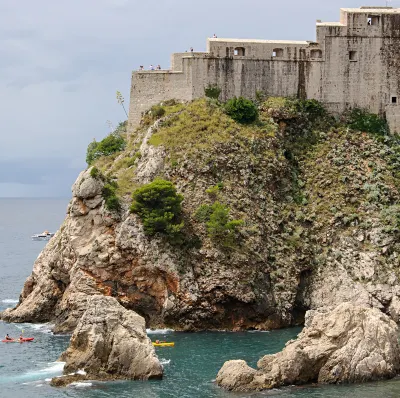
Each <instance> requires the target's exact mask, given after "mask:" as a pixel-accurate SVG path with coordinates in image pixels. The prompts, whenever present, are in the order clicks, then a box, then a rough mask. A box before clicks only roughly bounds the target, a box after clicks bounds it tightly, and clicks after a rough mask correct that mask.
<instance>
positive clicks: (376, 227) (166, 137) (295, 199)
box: [2, 99, 400, 332]
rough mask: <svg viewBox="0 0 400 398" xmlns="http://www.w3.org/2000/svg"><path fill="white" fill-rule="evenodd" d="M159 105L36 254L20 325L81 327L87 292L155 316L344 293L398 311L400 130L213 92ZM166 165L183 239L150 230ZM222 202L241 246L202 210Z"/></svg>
mask: <svg viewBox="0 0 400 398" xmlns="http://www.w3.org/2000/svg"><path fill="white" fill-rule="evenodd" d="M164 109H165V112H166V113H165V116H163V117H162V118H161V119H159V120H155V118H153V116H152V114H147V115H146V116H145V118H144V120H143V122H142V125H141V127H140V128H139V129H138V130H137V131H136V132H135V133H134V134H133V135H132V136H131V137H129V139H128V144H127V147H126V149H125V150H124V151H123V152H120V153H118V154H116V155H112V156H108V157H104V158H101V159H99V160H98V161H97V162H96V163H95V166H96V167H97V168H98V169H100V170H101V172H102V175H103V176H105V178H106V179H108V180H114V181H116V182H117V183H118V190H117V193H118V195H119V197H120V200H121V209H120V210H118V211H109V210H107V207H106V205H105V201H104V198H103V196H104V189H103V188H104V184H105V182H104V181H105V180H104V178H100V177H99V176H98V175H97V174H96V173H93V172H91V170H92V169H89V170H86V171H83V172H82V173H81V174H80V175H79V177H78V179H77V181H76V183H75V184H74V186H73V188H72V194H73V197H72V200H71V202H70V204H69V207H68V210H67V216H66V219H65V221H64V223H63V225H62V226H61V228H60V230H59V231H58V232H57V234H56V235H55V236H54V238H53V239H52V240H51V241H50V242H49V243H48V244H47V246H46V248H45V249H44V250H43V252H42V253H41V254H40V256H39V257H38V259H37V261H36V262H35V265H34V269H33V273H32V275H31V276H30V277H29V278H28V280H27V281H26V283H25V286H24V289H23V291H22V293H21V297H20V303H19V304H18V305H17V307H16V308H15V309H12V310H7V311H6V312H4V313H3V314H2V319H4V320H7V321H16V322H25V321H33V322H39V321H52V322H55V325H56V326H55V331H56V332H66V331H71V330H72V329H73V328H74V327H75V326H76V324H77V322H78V320H79V318H80V317H81V315H82V314H83V312H84V311H85V309H86V302H87V299H88V297H90V296H91V295H94V294H104V295H110V296H113V297H115V298H116V299H118V301H119V302H120V303H121V304H122V305H123V306H124V307H125V308H128V309H132V310H134V311H136V312H137V313H139V314H140V315H143V316H144V317H145V319H146V322H147V325H148V326H149V327H164V326H167V327H172V328H175V329H181V330H198V329H234V330H237V329H243V328H262V329H264V328H265V329H267V328H276V327H282V326H286V325H291V324H295V323H299V322H302V321H303V318H304V313H305V311H306V310H307V309H310V308H318V307H321V306H326V305H336V304H338V303H340V302H342V301H353V302H356V303H359V304H367V305H372V306H375V307H377V308H379V309H381V310H383V311H385V312H386V313H389V314H390V315H392V316H393V318H394V319H395V320H397V318H398V316H399V314H400V290H399V289H398V287H397V286H398V284H399V283H398V278H399V275H398V269H399V257H398V253H399V249H400V248H399V243H398V231H399V218H398V205H397V203H398V200H399V181H400V180H399V175H398V173H399V169H400V166H399V165H400V160H399V158H400V157H399V150H398V144H397V143H396V142H397V141H396V139H395V138H393V137H392V138H390V137H386V136H375V135H373V134H369V133H363V132H359V131H356V130H352V129H349V127H348V126H347V125H346V121H338V120H333V119H331V118H329V117H327V116H326V115H324V114H323V112H316V113H315V114H314V113H313V109H311V110H310V109H306V108H304V109H303V108H299V107H297V108H296V107H294V106H293V104H292V102H291V101H289V100H286V101H285V100H272V99H270V100H268V101H267V102H266V103H264V104H263V105H262V106H261V107H260V121H259V122H258V123H255V124H251V125H245V126H244V125H240V124H238V123H236V122H234V121H233V120H232V119H231V118H230V117H229V116H227V115H226V114H225V113H224V112H223V111H222V109H221V107H219V106H218V105H217V104H215V103H214V102H207V101H205V100H201V101H195V102H192V103H189V104H177V103H173V102H171V103H169V104H167V105H165V106H164ZM156 177H161V178H164V179H166V180H169V181H172V182H173V183H174V184H175V186H176V187H177V190H178V192H179V193H181V194H182V195H183V196H184V201H183V204H182V205H183V221H184V223H185V227H184V231H183V232H184V235H185V241H184V243H182V244H180V245H176V244H175V245H174V244H171V243H169V242H168V241H167V240H166V239H165V238H164V237H162V236H155V237H149V236H146V235H145V233H144V230H143V225H142V223H141V221H140V219H139V218H138V216H136V215H134V214H132V213H131V212H130V211H129V205H130V203H131V200H132V199H131V193H132V192H133V191H134V190H135V189H136V188H137V187H140V186H142V185H143V184H146V183H148V182H150V181H152V180H154V178H156ZM215 201H218V202H220V203H223V204H224V205H225V206H227V207H229V209H230V217H231V218H232V219H240V220H242V221H243V225H242V226H241V227H240V229H239V233H238V235H237V236H236V239H235V244H234V245H228V246H227V245H224V244H222V242H218V241H215V239H212V238H211V237H210V236H209V234H208V232H207V228H206V226H205V224H204V222H201V221H199V219H198V217H196V213H197V210H198V209H199V207H200V206H201V205H204V204H208V205H211V204H212V203H214V202H215Z"/></svg>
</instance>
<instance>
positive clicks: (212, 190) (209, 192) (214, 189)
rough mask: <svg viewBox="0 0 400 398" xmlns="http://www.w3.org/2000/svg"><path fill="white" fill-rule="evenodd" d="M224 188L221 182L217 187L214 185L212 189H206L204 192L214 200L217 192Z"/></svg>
mask: <svg viewBox="0 0 400 398" xmlns="http://www.w3.org/2000/svg"><path fill="white" fill-rule="evenodd" d="M223 188H224V183H223V182H219V183H218V184H217V185H214V186H213V187H210V188H208V189H206V192H207V193H208V194H209V195H210V196H211V197H214V198H216V197H217V195H218V193H219V191H221V190H222V189H223Z"/></svg>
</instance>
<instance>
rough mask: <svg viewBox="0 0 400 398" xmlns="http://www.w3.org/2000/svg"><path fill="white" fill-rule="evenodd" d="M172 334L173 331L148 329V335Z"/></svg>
mask: <svg viewBox="0 0 400 398" xmlns="http://www.w3.org/2000/svg"><path fill="white" fill-rule="evenodd" d="M172 332H173V330H172V329H146V333H147V334H167V333H172Z"/></svg>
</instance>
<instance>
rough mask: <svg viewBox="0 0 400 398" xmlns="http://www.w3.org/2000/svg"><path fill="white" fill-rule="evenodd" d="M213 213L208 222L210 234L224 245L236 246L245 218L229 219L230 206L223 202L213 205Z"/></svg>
mask: <svg viewBox="0 0 400 398" xmlns="http://www.w3.org/2000/svg"><path fill="white" fill-rule="evenodd" d="M211 210H212V213H211V215H210V219H209V221H208V222H207V224H206V225H207V232H208V236H209V237H210V238H211V239H212V240H214V241H217V242H220V243H221V244H222V246H225V247H234V246H236V245H235V238H236V233H237V229H238V227H240V226H241V225H242V224H243V220H231V221H229V211H230V210H229V207H227V206H225V205H223V204H222V203H219V202H215V203H214V204H213V205H212V206H211Z"/></svg>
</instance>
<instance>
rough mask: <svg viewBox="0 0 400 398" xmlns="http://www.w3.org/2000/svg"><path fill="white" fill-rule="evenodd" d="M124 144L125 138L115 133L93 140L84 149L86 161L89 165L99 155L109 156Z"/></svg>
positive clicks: (123, 147)
mask: <svg viewBox="0 0 400 398" xmlns="http://www.w3.org/2000/svg"><path fill="white" fill-rule="evenodd" d="M125 146H126V141H125V139H124V138H123V137H121V136H120V135H119V134H117V133H112V134H110V135H108V136H107V137H106V138H104V139H103V140H101V141H100V142H97V141H96V140H93V142H91V143H90V144H89V145H88V148H87V151H86V163H87V164H88V165H89V166H90V165H91V164H92V163H93V162H94V161H95V160H96V159H98V158H100V157H101V156H109V155H111V154H113V153H115V152H120V151H123V150H124V149H125Z"/></svg>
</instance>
